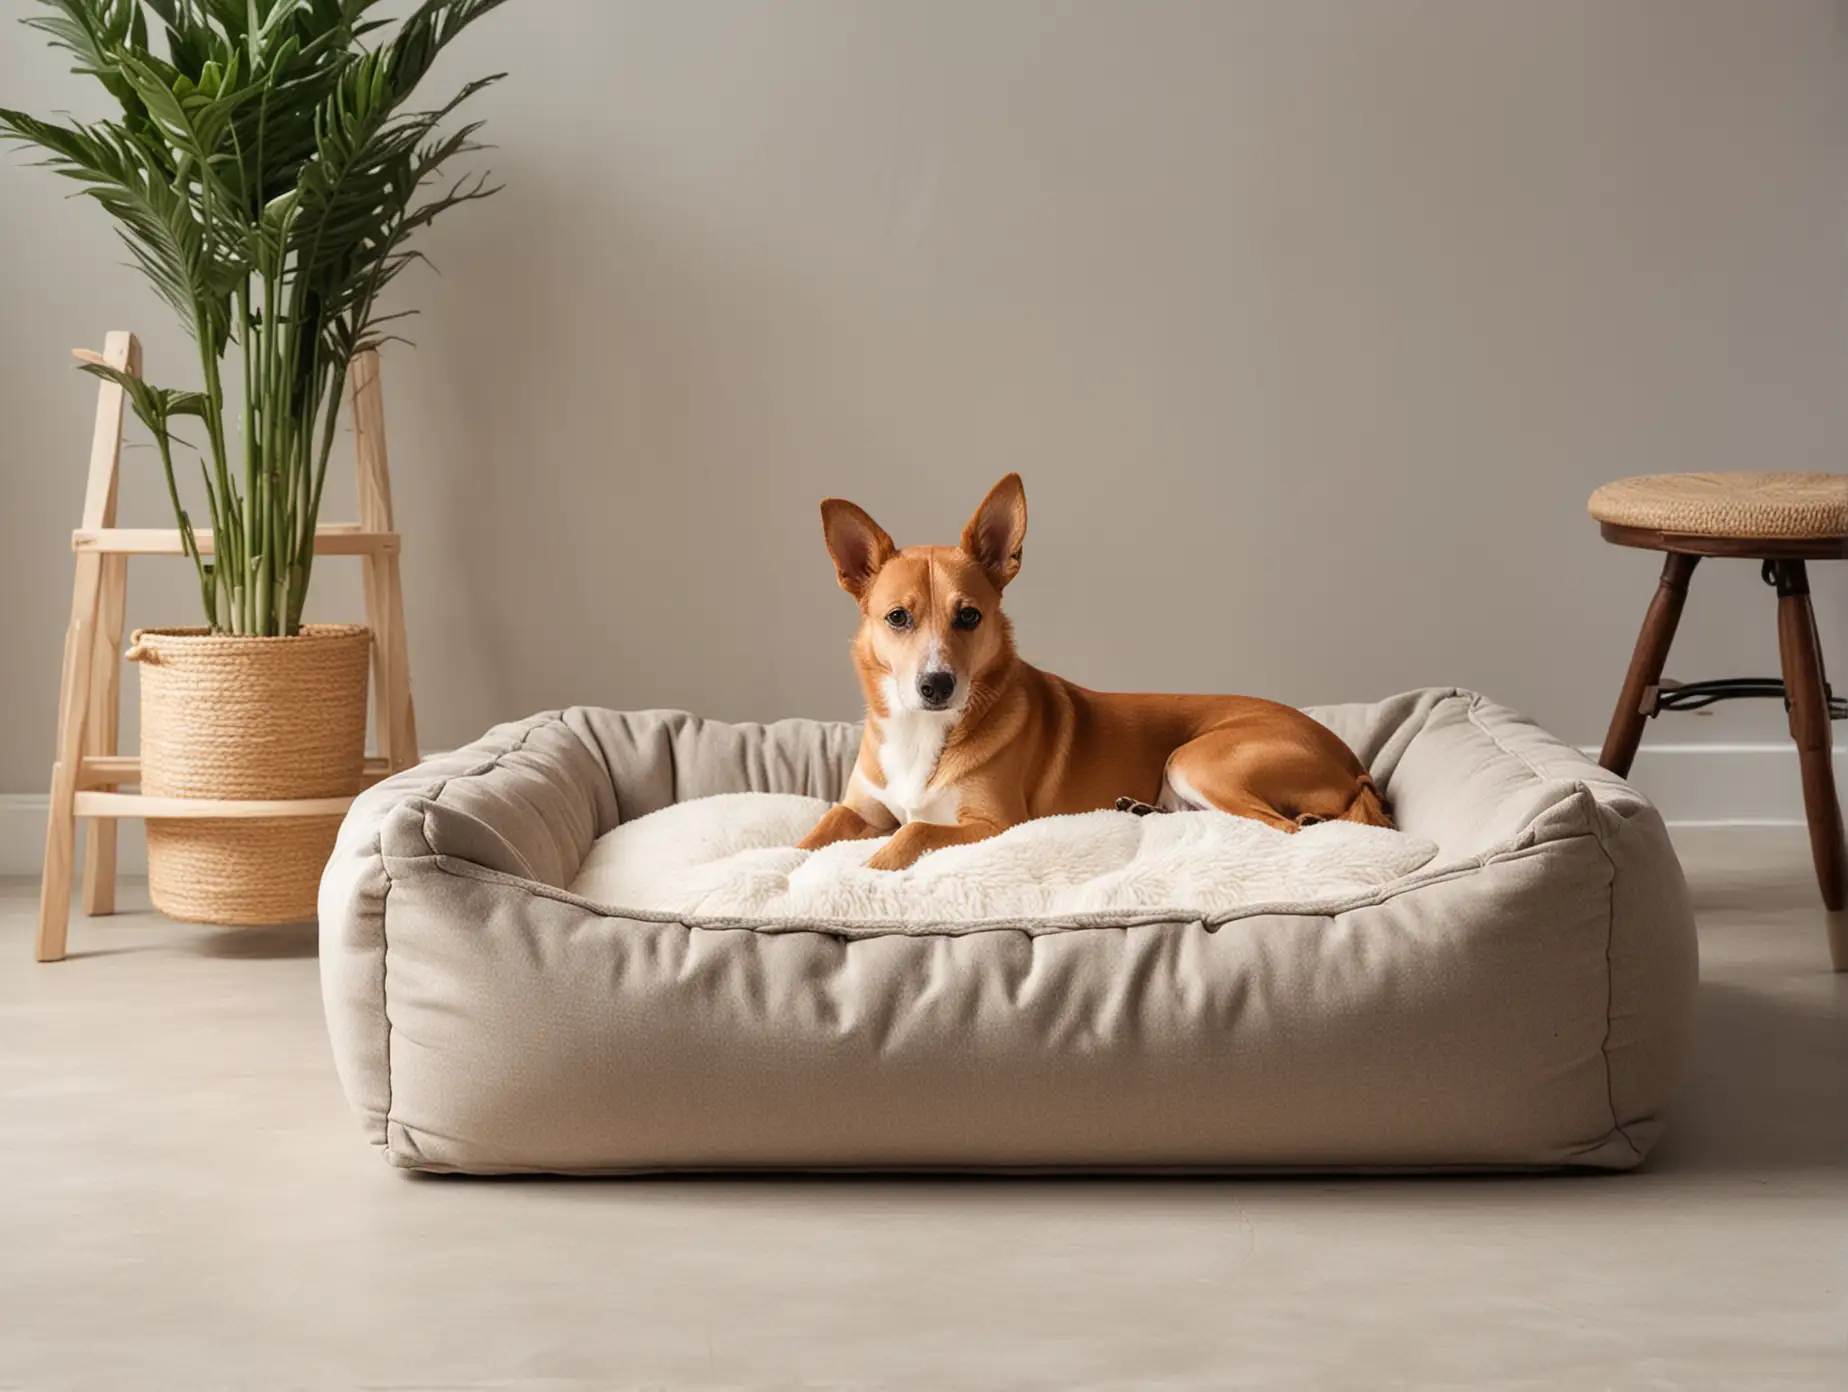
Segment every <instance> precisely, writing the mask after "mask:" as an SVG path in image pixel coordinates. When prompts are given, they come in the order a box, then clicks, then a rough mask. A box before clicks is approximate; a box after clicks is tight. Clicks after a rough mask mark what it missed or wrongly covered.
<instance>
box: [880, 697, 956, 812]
mask: <svg viewBox="0 0 1848 1392" xmlns="http://www.w3.org/2000/svg"><path fill="white" fill-rule="evenodd" d="M886 709H887V710H888V711H890V712H891V714H890V715H888V716H886V717H885V719H884V720H882V721H881V722H880V730H879V771H880V772H881V773H882V774H884V775H885V787H883V788H875V787H872V786H870V785H869V786H868V787H867V790H866V791H867V792H868V793H870V794H872V796H873V797H875V798H877V799H878V800H879V801H880V802H883V803H884V804H885V805H886V807H887V808H888V809H889V810H890V811H891V813H892V815H893V816H894V817H897V818H898V820H899V821H901V822H939V823H943V824H945V825H954V823H955V821H956V814H957V812H958V811H959V810H960V809H961V806H962V799H961V798H959V797H957V796H956V791H955V789H953V788H932V787H931V786H930V780H931V775H932V774H934V773H935V772H936V771H937V761H938V760H939V759H940V758H942V757H943V744H944V741H945V740H947V739H948V738H949V737H950V730H951V728H952V727H953V726H954V725H955V724H956V721H957V720H958V719H959V718H960V716H961V712H960V711H909V710H900V709H898V707H897V704H896V703H895V702H891V703H888V705H887V706H886Z"/></svg>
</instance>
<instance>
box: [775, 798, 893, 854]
mask: <svg viewBox="0 0 1848 1392" xmlns="http://www.w3.org/2000/svg"><path fill="white" fill-rule="evenodd" d="M891 829H892V827H891V826H890V825H889V824H888V825H886V826H883V827H877V826H874V825H873V824H872V823H871V822H869V821H867V819H866V818H865V817H862V816H861V815H860V814H859V813H858V812H856V811H855V810H854V809H853V808H851V807H849V806H848V805H847V804H846V803H844V802H837V803H836V804H835V805H834V806H832V807H830V808H829V809H828V810H827V811H826V812H824V813H822V814H821V820H820V821H819V822H816V823H815V829H814V830H813V831H811V832H810V833H809V834H808V835H807V836H805V837H803V838H802V839H801V840H800V841H798V842H796V849H797V850H801V851H819V850H820V849H821V848H822V847H823V846H832V845H833V844H834V843H835V842H836V841H865V840H868V839H869V838H871V837H875V836H884V835H885V834H886V833H887V832H888V831H890V830H891Z"/></svg>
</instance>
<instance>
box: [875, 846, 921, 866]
mask: <svg viewBox="0 0 1848 1392" xmlns="http://www.w3.org/2000/svg"><path fill="white" fill-rule="evenodd" d="M915 859H916V857H915V856H906V855H905V854H904V853H903V852H902V851H901V852H900V853H899V854H898V855H893V854H892V847H891V846H890V845H886V846H881V847H880V848H879V849H878V850H877V851H875V852H873V854H872V855H870V856H868V857H867V858H866V868H867V869H868V870H906V869H909V868H910V866H911V862H912V861H913V860H915Z"/></svg>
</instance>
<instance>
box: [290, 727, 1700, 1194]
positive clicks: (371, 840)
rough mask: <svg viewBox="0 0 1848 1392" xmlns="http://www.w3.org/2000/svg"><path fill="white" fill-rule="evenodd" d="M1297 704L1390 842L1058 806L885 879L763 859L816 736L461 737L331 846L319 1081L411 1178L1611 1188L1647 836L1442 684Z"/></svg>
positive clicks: (1683, 897)
mask: <svg viewBox="0 0 1848 1392" xmlns="http://www.w3.org/2000/svg"><path fill="white" fill-rule="evenodd" d="M1311 714H1313V715H1315V716H1316V717H1317V718H1318V719H1320V720H1322V721H1323V722H1324V723H1326V724H1327V725H1329V726H1330V727H1331V728H1333V729H1334V730H1335V731H1336V732H1337V733H1338V734H1340V735H1341V736H1342V737H1343V738H1344V739H1346V740H1347V741H1348V743H1349V744H1350V745H1351V746H1352V747H1353V748H1354V749H1355V750H1356V752H1357V753H1359V755H1360V756H1361V758H1362V760H1363V761H1364V762H1366V763H1367V765H1368V767H1369V769H1370V770H1371V772H1372V774H1373V777H1374V779H1375V780H1376V781H1377V782H1379V783H1380V785H1381V786H1382V787H1383V788H1384V789H1385V791H1386V794H1387V797H1388V799H1389V800H1390V802H1391V804H1392V806H1393V810H1394V813H1395V815H1396V817H1397V819H1398V822H1399V826H1400V829H1401V830H1400V831H1399V832H1397V833H1394V832H1383V831H1379V830H1377V829H1374V828H1364V827H1347V826H1345V825H1339V826H1324V827H1315V828H1311V829H1309V830H1308V831H1305V832H1303V833H1300V834H1298V835H1296V836H1294V837H1291V836H1285V835H1283V834H1282V833H1277V832H1273V831H1270V830H1269V829H1268V828H1263V827H1260V826H1257V825H1256V824H1253V823H1243V822H1239V821H1238V819H1235V818H1226V817H1221V816H1220V815H1219V814H1216V813H1179V814H1172V815H1166V816H1152V817H1147V818H1134V817H1130V816H1128V815H1127V814H1120V813H1114V812H1112V813H1096V814H1087V816H1084V817H1071V818H1052V819H1047V820H1046V821H1043V822H1038V823H1029V824H1027V825H1026V826H1023V827H1019V828H1015V829H1014V830H1013V831H1011V832H1009V833H1007V834H1006V835H1005V836H1003V837H999V838H996V839H995V840H994V841H991V842H987V843H983V844H982V845H980V846H971V847H959V848H955V849H954V851H944V852H939V853H937V854H936V855H933V856H927V857H925V858H924V859H923V860H922V861H920V862H919V863H918V865H917V866H914V867H913V868H912V869H911V870H909V871H905V872H901V873H899V874H897V875H884V874H881V873H879V872H872V871H865V870H864V869H862V868H861V867H860V865H859V861H860V859H862V858H863V857H864V855H866V854H868V853H870V851H871V849H872V845H873V843H859V844H858V845H857V846H854V847H836V848H829V849H828V850H826V851H823V852H819V853H816V854H815V855H814V856H808V855H806V854H805V853H803V852H799V851H795V850H794V849H793V848H792V842H793V840H794V839H795V836H796V835H797V834H799V831H800V830H802V829H806V827H805V823H806V822H807V821H808V820H809V819H811V818H812V815H813V814H814V813H815V812H816V811H817V810H818V809H819V808H820V807H822V806H823V805H824V804H825V801H826V800H828V799H831V798H832V797H834V796H835V795H836V794H837V793H838V791H839V790H840V788H841V786H842V784H843V783H844V780H845V778H846V776H847V774H848V772H849V771H850V769H851V767H852V764H853V760H854V757H855V753H856V751H857V748H858V740H859V731H858V727H856V726H853V725H847V724H834V723H822V722H814V721H783V722H779V723H778V724H775V725H769V726H758V725H725V724H720V723H718V722H714V721H706V720H700V719H698V718H696V717H693V716H690V715H685V714H681V713H677V712H647V713H640V714H634V713H628V714H625V713H619V712H614V711H604V710H594V709H587V708H578V709H573V710H568V711H563V712H554V713H549V714H544V715H539V716H534V717H532V718H531V719H529V720H525V721H521V722H519V723H517V724H512V725H506V726H501V727H499V728H498V729H496V730H493V731H491V732H490V733H489V734H488V735H487V736H486V737H484V738H483V739H482V740H481V741H479V742H478V743H476V744H474V745H472V746H470V747H469V748H467V749H463V750H460V751H457V752H456V753H454V754H449V755H444V756H442V757H440V758H436V759H432V760H430V761H428V762H426V763H424V764H423V765H421V766H419V767H418V768H416V769H413V770H411V771H409V772H407V773H403V774H400V775H398V776H396V777H394V778H392V779H389V780H387V781H386V782H384V783H381V784H379V785H378V786H377V787H375V788H373V789H371V790H370V791H368V792H367V793H366V794H365V795H364V796H363V797H362V798H361V799H360V800H359V801H358V802H357V803H356V804H355V805H354V807H353V810H352V812H351V813H350V814H349V816H348V818H347V821H346V824H345V826H344V827H343V829H342V831H341V835H340V841H339V846H338V848H337V850H336V852H335V855H334V858H333V860H332V862H330V864H329V866H328V870H327V873H326V876H325V878H324V880H323V883H322V891H321V938H322V941H321V949H322V950H321V971H322V985H323V990H324V995H325V1001H326V1007H327V1017H328V1025H329V1030H330V1032H331V1035H332V1039H333V1045H334V1055H335V1060H336V1063H337V1065H338V1067H339V1071H340V1077H341V1080H342V1083H343V1084H344V1086H345V1088H346V1091H347V1094H348V1096H349V1097H350V1099H351V1100H352V1102H353V1104H354V1107H355V1108H356V1110H357V1111H358V1113H359V1116H360V1119H361V1122H362V1125H363V1127H364V1129H365V1132H366V1135H367V1137H368V1138H369V1139H370V1140H371V1141H372V1142H373V1144H375V1145H378V1146H380V1147H381V1148H382V1149H383V1151H384V1154H385V1156H386V1158H387V1159H388V1160H389V1161H390V1162H391V1163H392V1164H394V1165H398V1166H401V1167H404V1168H409V1169H421V1170H435V1171H467V1172H474V1173H502V1172H518V1171H555V1172H569V1173H614V1172H629V1171H648V1170H660V1169H682V1168H685V1169H734V1168H746V1169H750V1168H804V1169H832V1168H844V1169H937V1168H947V1169H1008V1168H1021V1169H1036V1170H1038V1169H1115V1170H1158V1169H1196V1168H1197V1169H1239V1168H1253V1169H1322V1170H1340V1169H1353V1170H1374V1169H1394V1168H1406V1169H1450V1168H1471V1169H1495V1168H1508V1167H1523V1168H1525V1167H1536V1166H1588V1167H1599V1168H1618V1169H1621V1168H1627V1167H1630V1166H1633V1165H1635V1164H1637V1163H1638V1162H1639V1161H1641V1159H1642V1158H1643V1156H1644V1155H1645V1154H1646V1153H1647V1152H1648V1150H1649V1148H1650V1146H1651V1145H1652V1144H1653V1143H1654V1142H1655V1140H1656V1138H1657V1137H1658V1136H1659V1135H1660V1132H1661V1129H1662V1119H1663V1112H1664V1108H1665V1106H1666V1104H1667V1102H1668V1099H1669V1095H1670V1093H1671V1091H1672V1089H1673V1086H1674V1083H1675V1080H1676V1078H1677V1075H1678V1073H1679V1070H1680V1068H1681V1064H1682V1061H1683V1059H1684V1057H1685V1054H1686V1045H1687V1032H1688V1027H1689V1016H1690V1009H1691V1003H1692V993H1693V988H1694V982H1695V972H1696V967H1695V945H1694V933H1693V923H1692V917H1691V914H1690V912H1689V908H1688V902H1687V894H1686V888H1685V886H1684V884H1683V881H1682V877H1681V872H1680V868H1679V866H1678V864H1677V863H1676V861H1675V857H1674V854H1673V851H1672V850H1671V849H1670V847H1669V844H1668V839H1667V836H1666V833H1665V832H1664V830H1663V828H1662V824H1661V821H1660V819H1659V818H1658V816H1657V815H1656V813H1655V811H1654V809H1653V808H1651V807H1650V806H1649V804H1648V803H1647V802H1646V801H1645V800H1644V799H1643V798H1642V797H1641V796H1640V795H1638V794H1637V793H1636V792H1635V791H1634V790H1633V789H1631V788H1630V787H1629V785H1628V784H1626V783H1624V782H1623V781H1622V780H1621V779H1618V778H1616V777H1614V776H1613V775H1610V774H1608V773H1605V772H1604V771H1602V770H1600V769H1599V768H1597V767H1596V766H1595V765H1594V764H1592V763H1591V762H1590V761H1589V760H1588V759H1586V758H1585V757H1584V756H1583V755H1581V754H1580V753H1578V752H1577V751H1576V750H1574V749H1572V748H1570V747H1569V746H1567V745H1564V744H1562V743H1560V742H1559V741H1557V740H1555V739H1553V738H1552V737H1551V736H1549V735H1546V734H1544V733H1543V732H1542V731H1540V730H1539V729H1537V728H1536V727H1535V726H1534V725H1533V724H1531V723H1530V722H1529V721H1527V720H1525V719H1524V718H1522V717H1520V716H1518V715H1516V714H1514V713H1513V712H1511V711H1508V710H1506V709H1504V708H1502V707H1499V706H1496V705H1494V704H1492V703H1490V702H1488V701H1485V700H1483V699H1482V698H1481V697H1478V696H1474V695H1472V694H1470V693H1468V692H1458V691H1423V692H1414V693H1409V694H1407V695H1403V696H1398V697H1394V698H1392V699H1391V700H1388V701H1383V702H1380V703H1378V704H1375V705H1365V706H1336V707H1326V708H1321V709H1314V710H1312V711H1311ZM742 794H755V795H757V796H739V795H742ZM766 795H768V796H766Z"/></svg>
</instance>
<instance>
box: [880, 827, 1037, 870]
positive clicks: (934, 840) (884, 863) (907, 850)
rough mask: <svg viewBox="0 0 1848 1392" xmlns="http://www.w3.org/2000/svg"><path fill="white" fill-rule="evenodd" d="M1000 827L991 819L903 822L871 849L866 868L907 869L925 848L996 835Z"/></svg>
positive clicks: (928, 849) (953, 844) (937, 847)
mask: <svg viewBox="0 0 1848 1392" xmlns="http://www.w3.org/2000/svg"><path fill="white" fill-rule="evenodd" d="M1004 830H1006V828H1004V827H1000V826H996V825H995V824H994V823H993V822H958V823H956V824H955V825H954V826H950V825H947V824H945V823H942V822H907V823H905V825H904V826H902V827H900V828H899V829H898V834H897V835H896V836H894V837H893V838H892V839H891V840H890V841H888V842H886V843H885V845H883V846H881V847H880V848H879V849H878V850H877V851H876V852H874V854H873V856H872V858H871V859H869V860H868V861H867V862H866V868H867V869H868V870H904V869H908V868H909V867H910V866H912V865H914V864H916V863H917V859H918V857H919V856H921V855H923V854H925V853H926V852H928V851H940V850H942V849H943V848H944V847H945V846H967V845H969V844H970V843H971V842H974V841H986V840H987V839H988V838H989V837H991V836H999V835H1000V834H1001V833H1002V832H1003V831H1004Z"/></svg>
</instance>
